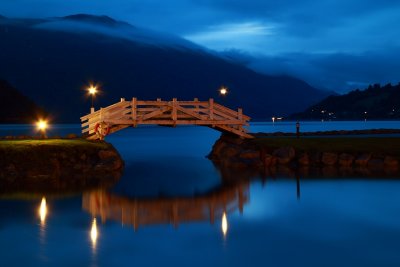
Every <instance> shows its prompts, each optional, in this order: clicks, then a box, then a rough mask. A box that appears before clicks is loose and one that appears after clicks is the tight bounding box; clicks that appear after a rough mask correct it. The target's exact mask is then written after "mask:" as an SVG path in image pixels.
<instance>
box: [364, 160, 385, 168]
mask: <svg viewBox="0 0 400 267" xmlns="http://www.w3.org/2000/svg"><path fill="white" fill-rule="evenodd" d="M383 165H384V163H383V159H370V160H369V161H368V168H372V169H383Z"/></svg>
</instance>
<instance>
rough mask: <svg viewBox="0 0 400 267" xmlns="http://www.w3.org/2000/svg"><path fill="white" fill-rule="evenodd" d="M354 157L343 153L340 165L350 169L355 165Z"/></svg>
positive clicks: (340, 157)
mask: <svg viewBox="0 0 400 267" xmlns="http://www.w3.org/2000/svg"><path fill="white" fill-rule="evenodd" d="M353 161H354V156H353V155H351V154H347V153H342V154H340V156H339V165H340V166H343V167H348V166H351V165H352V164H353Z"/></svg>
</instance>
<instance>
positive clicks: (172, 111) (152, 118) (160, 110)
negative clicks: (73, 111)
mask: <svg viewBox="0 0 400 267" xmlns="http://www.w3.org/2000/svg"><path fill="white" fill-rule="evenodd" d="M249 120H250V117H248V116H246V115H244V114H243V112H242V109H241V108H239V109H238V110H237V111H235V110H232V109H229V108H227V107H225V106H222V105H220V104H218V103H215V102H214V100H213V99H209V100H208V101H199V100H198V99H197V98H195V99H194V100H193V101H178V100H177V99H176V98H173V99H172V100H171V101H162V100H161V99H157V100H155V101H143V100H137V99H136V98H133V99H132V101H126V100H125V99H123V98H122V99H121V101H120V102H118V103H116V104H113V105H111V106H108V107H106V108H100V110H97V111H94V112H92V113H90V114H88V115H86V116H83V117H81V122H82V133H87V134H88V135H89V136H90V135H93V134H95V130H96V127H97V125H98V124H99V123H101V122H105V123H107V124H108V125H112V126H115V125H118V127H119V128H118V129H117V128H115V130H114V131H116V130H119V129H121V128H124V127H128V126H136V125H138V124H158V125H170V126H175V125H185V124H189V125H190V124H191V125H205V126H211V127H215V128H217V129H219V130H224V131H231V132H233V133H236V134H238V135H242V133H243V134H245V132H246V130H245V129H244V128H243V127H244V126H248V125H249V124H248V121H249Z"/></svg>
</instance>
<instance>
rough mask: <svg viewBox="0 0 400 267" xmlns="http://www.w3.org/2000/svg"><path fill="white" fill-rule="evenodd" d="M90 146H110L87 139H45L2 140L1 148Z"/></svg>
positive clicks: (0, 142) (0, 141)
mask: <svg viewBox="0 0 400 267" xmlns="http://www.w3.org/2000/svg"><path fill="white" fill-rule="evenodd" d="M46 145H49V146H64V147H74V146H90V147H98V148H104V149H105V148H107V147H108V144H107V143H104V142H93V141H88V140H85V139H43V140H0V148H26V147H32V146H46Z"/></svg>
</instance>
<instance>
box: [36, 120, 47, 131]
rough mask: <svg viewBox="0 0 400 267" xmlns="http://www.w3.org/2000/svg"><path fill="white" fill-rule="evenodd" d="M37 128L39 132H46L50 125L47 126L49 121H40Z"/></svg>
mask: <svg viewBox="0 0 400 267" xmlns="http://www.w3.org/2000/svg"><path fill="white" fill-rule="evenodd" d="M36 127H37V129H38V130H39V131H41V132H45V131H46V129H47V127H48V125H47V121H45V120H39V121H38V122H36Z"/></svg>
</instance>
